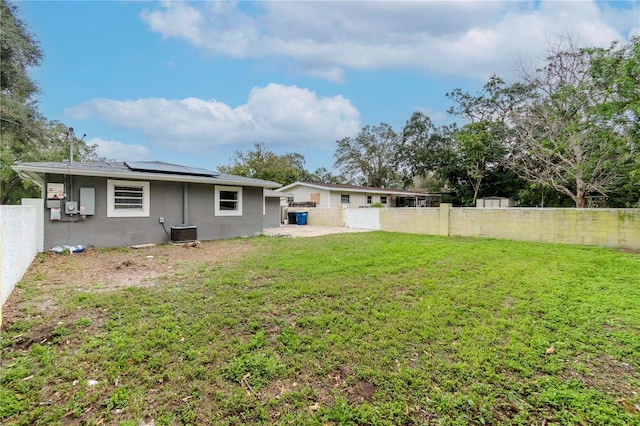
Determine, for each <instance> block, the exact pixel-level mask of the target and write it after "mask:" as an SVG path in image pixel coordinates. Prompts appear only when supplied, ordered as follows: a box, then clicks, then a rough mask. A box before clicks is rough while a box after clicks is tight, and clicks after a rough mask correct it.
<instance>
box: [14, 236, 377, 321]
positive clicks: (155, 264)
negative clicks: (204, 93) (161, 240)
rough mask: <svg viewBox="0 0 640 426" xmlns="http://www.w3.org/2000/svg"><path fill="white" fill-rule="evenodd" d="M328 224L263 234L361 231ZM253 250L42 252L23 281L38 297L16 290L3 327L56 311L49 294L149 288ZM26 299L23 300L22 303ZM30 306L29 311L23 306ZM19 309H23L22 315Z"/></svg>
mask: <svg viewBox="0 0 640 426" xmlns="http://www.w3.org/2000/svg"><path fill="white" fill-rule="evenodd" d="M366 231H367V230H364V229H352V228H344V227H331V226H307V225H305V226H298V225H284V226H282V227H279V228H268V229H265V230H264V234H265V235H267V236H273V237H292V238H296V237H316V236H321V235H327V234H335V233H343V232H366ZM250 249H252V245H251V244H249V242H248V241H246V240H228V241H206V242H198V243H187V244H177V245H158V246H151V247H144V248H138V249H135V248H131V247H123V248H115V249H88V250H86V251H84V252H82V253H74V254H56V253H51V252H47V253H41V254H39V255H38V256H36V258H35V259H34V261H33V263H32V264H31V267H30V268H29V270H28V271H27V272H26V274H25V276H24V277H23V280H30V281H38V294H36V295H29V297H27V298H26V297H24V291H25V290H24V289H22V288H21V286H20V285H18V286H16V288H15V289H14V291H13V292H12V294H11V296H10V297H9V300H8V301H7V303H6V304H5V305H4V306H3V307H2V317H3V318H2V326H3V328H5V327H7V326H8V325H9V324H12V323H13V322H15V321H16V320H17V319H18V318H21V317H22V318H24V316H25V314H24V311H25V310H31V311H34V310H35V311H39V312H47V311H51V310H52V309H54V308H55V307H56V303H57V302H56V300H55V298H54V297H53V296H52V294H53V292H54V291H55V292H56V293H58V294H59V292H60V290H62V293H64V294H69V293H71V292H74V291H87V290H91V291H94V292H106V291H113V290H116V289H119V288H123V287H132V286H134V287H151V286H154V285H155V284H156V282H157V281H158V280H159V279H162V278H170V277H172V276H175V275H176V274H180V273H181V271H183V270H184V269H185V268H189V267H197V266H199V265H202V264H209V265H215V264H220V263H224V262H227V261H231V260H237V259H239V258H240V256H241V255H242V253H244V252H246V251H247V250H250ZM25 299H28V301H26V300H25ZM26 305H29V307H30V308H29V309H27V306H26ZM21 311H23V312H22V313H21Z"/></svg>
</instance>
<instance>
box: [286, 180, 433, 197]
mask: <svg viewBox="0 0 640 426" xmlns="http://www.w3.org/2000/svg"><path fill="white" fill-rule="evenodd" d="M296 186H306V187H309V188H317V189H324V190H328V191H348V192H361V193H367V194H372V193H374V194H387V195H397V196H400V197H420V196H422V197H423V196H426V195H429V194H426V193H424V192H416V191H405V190H402V189H392V188H376V187H372V186H357V185H341V184H335V183H313V182H294V183H292V184H290V185H286V186H283V187H282V188H278V189H276V191H279V192H286V191H287V190H289V189H291V188H295V187H296Z"/></svg>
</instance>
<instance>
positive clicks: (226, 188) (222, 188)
mask: <svg viewBox="0 0 640 426" xmlns="http://www.w3.org/2000/svg"><path fill="white" fill-rule="evenodd" d="M222 191H231V192H237V193H238V200H236V202H237V208H236V209H235V210H222V209H220V201H222V200H220V192H222ZM263 198H264V197H263ZM263 202H264V199H263ZM214 203H215V206H214V207H215V209H214V210H215V215H216V216H242V187H241V186H220V185H216V189H215V196H214Z"/></svg>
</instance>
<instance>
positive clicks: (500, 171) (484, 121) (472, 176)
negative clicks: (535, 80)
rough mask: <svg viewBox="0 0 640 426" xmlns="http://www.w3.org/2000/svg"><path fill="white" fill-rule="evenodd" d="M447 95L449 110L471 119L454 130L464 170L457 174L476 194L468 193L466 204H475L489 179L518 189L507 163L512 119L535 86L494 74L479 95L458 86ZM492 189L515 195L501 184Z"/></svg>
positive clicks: (511, 143)
mask: <svg viewBox="0 0 640 426" xmlns="http://www.w3.org/2000/svg"><path fill="white" fill-rule="evenodd" d="M447 97H448V98H449V99H451V100H452V101H453V102H454V105H453V106H452V107H451V108H450V109H449V113H451V114H455V115H457V116H459V117H461V118H462V119H463V120H464V121H465V122H467V124H465V125H464V126H463V127H462V128H461V129H459V130H456V131H455V133H454V151H455V153H456V161H458V168H459V169H461V170H462V171H463V173H460V171H458V172H457V175H458V176H459V179H460V183H461V184H463V185H469V186H470V187H471V194H472V196H470V197H469V198H468V199H467V197H466V196H465V197H464V198H465V204H470V203H472V204H475V201H476V199H477V198H478V196H479V195H480V194H481V193H482V192H484V190H483V185H484V183H485V182H488V181H490V182H500V181H503V182H509V185H508V186H509V187H510V188H511V190H515V192H516V193H517V192H518V191H519V187H520V186H521V185H519V184H518V183H517V182H514V175H513V173H511V172H509V170H508V169H507V168H506V167H504V164H505V162H506V156H507V153H508V152H509V147H510V146H512V145H513V144H514V137H513V136H514V135H513V132H512V131H511V128H510V125H509V121H510V117H511V116H512V115H513V114H514V113H515V112H516V111H519V110H520V108H522V106H523V105H525V104H526V102H527V101H528V100H529V99H530V97H531V86H529V85H528V84H526V83H520V82H519V83H514V84H511V85H508V84H507V83H506V82H505V81H504V80H503V79H502V78H500V77H498V76H496V75H493V76H491V77H490V78H489V81H488V82H487V83H486V84H485V85H484V86H483V88H482V90H481V91H480V92H478V93H477V94H476V95H472V94H469V93H468V92H463V91H462V90H461V89H455V90H454V91H453V92H450V93H447ZM487 178H490V179H488V180H487ZM516 188H517V189H516ZM459 189H462V188H459ZM491 190H492V191H493V192H492V193H491V195H497V193H502V194H503V195H509V196H514V195H515V194H505V192H504V191H502V190H500V188H495V187H492V188H491ZM464 193H466V191H464Z"/></svg>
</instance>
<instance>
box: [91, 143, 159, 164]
mask: <svg viewBox="0 0 640 426" xmlns="http://www.w3.org/2000/svg"><path fill="white" fill-rule="evenodd" d="M87 144H88V145H97V147H98V148H97V150H96V151H97V154H98V156H99V157H102V158H106V159H107V160H116V161H125V160H147V159H149V156H150V154H151V151H149V149H148V148H147V147H146V146H142V145H127V144H124V143H122V142H118V141H112V140H104V139H100V138H93V139H90V140H88V141H87Z"/></svg>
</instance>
